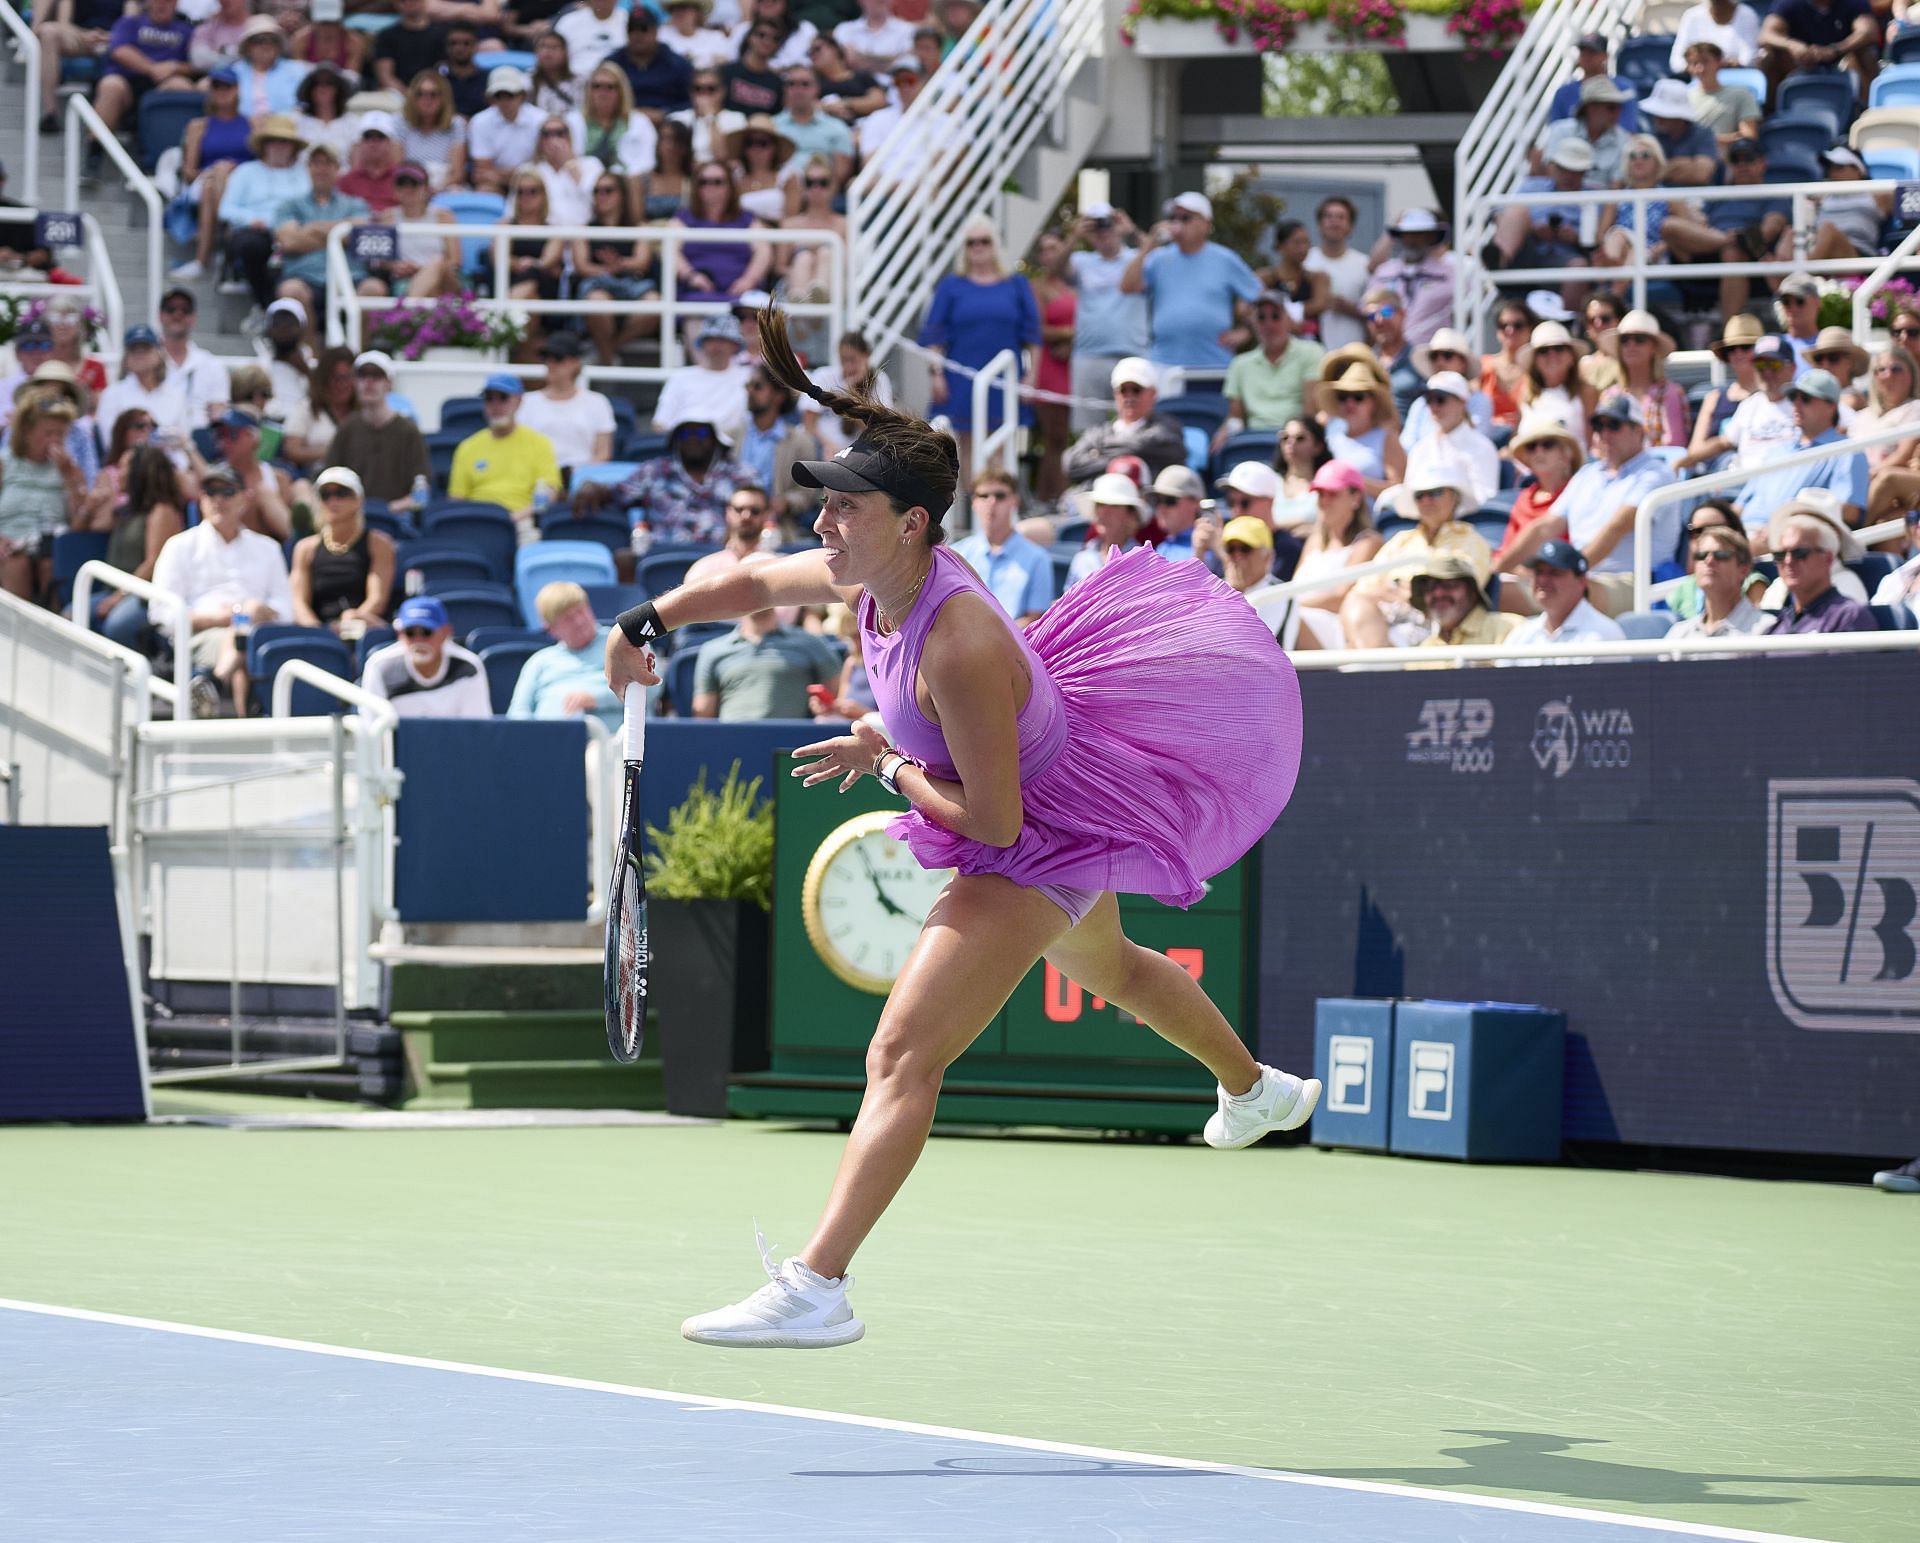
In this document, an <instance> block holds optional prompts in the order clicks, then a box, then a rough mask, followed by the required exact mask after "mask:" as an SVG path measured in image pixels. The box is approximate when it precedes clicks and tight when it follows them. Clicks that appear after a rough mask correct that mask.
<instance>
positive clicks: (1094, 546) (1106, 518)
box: [1067, 471, 1146, 589]
mask: <svg viewBox="0 0 1920 1543" xmlns="http://www.w3.org/2000/svg"><path fill="white" fill-rule="evenodd" d="M1086 504H1087V514H1088V516H1089V518H1091V519H1092V521H1093V534H1092V536H1091V537H1089V538H1088V541H1087V544H1086V546H1084V547H1082V548H1081V549H1080V550H1079V551H1078V552H1075V553H1074V554H1073V561H1072V562H1071V563H1069V564H1068V565H1067V588H1068V589H1072V588H1073V586H1074V585H1076V584H1078V583H1079V582H1080V581H1081V580H1082V579H1086V578H1091V577H1092V576H1093V575H1094V574H1095V573H1097V572H1098V571H1099V570H1100V569H1101V567H1103V566H1104V565H1105V564H1106V562H1107V561H1108V559H1110V558H1112V557H1115V556H1118V555H1119V554H1120V553H1122V552H1126V551H1128V550H1129V549H1131V548H1133V547H1136V546H1138V545H1139V544H1140V527H1141V525H1142V524H1144V523H1145V519H1146V502H1145V500H1143V499H1142V498H1141V497H1140V489H1139V488H1138V487H1137V486H1135V484H1134V480H1133V478H1131V477H1129V476H1127V475H1125V474H1124V473H1122V472H1117V471H1110V472H1102V473H1101V474H1100V475H1099V476H1098V477H1095V478H1094V479H1093V486H1092V487H1091V488H1089V489H1088V490H1087V493H1086Z"/></svg>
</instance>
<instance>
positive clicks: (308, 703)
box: [247, 627, 354, 718]
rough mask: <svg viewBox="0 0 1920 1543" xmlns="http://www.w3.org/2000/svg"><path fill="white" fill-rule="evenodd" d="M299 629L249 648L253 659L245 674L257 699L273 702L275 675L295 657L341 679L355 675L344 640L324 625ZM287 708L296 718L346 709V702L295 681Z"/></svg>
mask: <svg viewBox="0 0 1920 1543" xmlns="http://www.w3.org/2000/svg"><path fill="white" fill-rule="evenodd" d="M301 632H302V634H303V635H302V636H299V637H277V638H274V639H272V640H271V641H269V642H267V643H263V644H261V645H260V648H259V650H258V653H257V654H256V653H255V652H254V651H253V650H252V649H251V648H249V650H248V653H249V658H250V659H251V660H252V661H254V662H252V663H251V664H250V665H249V668H248V670H247V674H248V675H249V676H251V677H252V680H253V691H254V695H255V697H256V699H257V700H259V701H261V702H264V703H267V704H269V705H270V704H271V703H272V701H273V682H274V680H275V678H276V677H277V676H278V675H279V673H280V670H281V668H282V667H283V666H284V665H286V664H288V663H290V662H291V661H292V660H295V659H299V660H303V661H305V662H306V663H308V664H311V665H316V666H318V667H319V668H320V669H323V670H325V671H326V672H327V673H328V674H329V675H337V676H339V677H340V678H341V679H342V680H352V679H353V678H354V672H353V652H352V650H351V649H349V648H348V647H347V645H346V644H345V643H342V642H341V641H340V640H339V639H338V638H337V637H335V636H334V635H333V634H332V633H331V632H329V631H327V630H326V629H325V628H324V627H306V628H302V629H301ZM287 710H288V712H289V714H290V715H291V716H292V717H295V718H318V717H325V716H326V715H327V714H328V713H340V712H345V711H346V710H347V704H346V703H345V702H343V701H341V700H340V699H339V698H338V697H335V696H329V695H328V694H327V693H326V692H324V691H320V690H317V689H315V688H314V687H312V686H309V685H307V684H306V683H304V682H296V683H295V685H294V688H293V693H292V697H291V699H290V701H289V702H288V704H287Z"/></svg>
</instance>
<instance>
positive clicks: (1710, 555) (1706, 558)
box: [1693, 546, 1740, 563]
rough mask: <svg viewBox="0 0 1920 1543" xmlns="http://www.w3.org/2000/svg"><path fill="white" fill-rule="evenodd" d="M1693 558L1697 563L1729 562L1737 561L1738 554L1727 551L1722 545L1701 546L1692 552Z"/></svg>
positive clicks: (1738, 558)
mask: <svg viewBox="0 0 1920 1543" xmlns="http://www.w3.org/2000/svg"><path fill="white" fill-rule="evenodd" d="M1693 560H1694V561H1695V562H1697V563H1731V562H1738V561H1739V560H1740V554H1739V553H1737V552H1729V551H1728V550H1727V549H1726V548H1725V547H1723V546H1703V547H1701V548H1700V550H1699V551H1697V552H1695V553H1694V554H1693Z"/></svg>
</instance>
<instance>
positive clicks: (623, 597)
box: [584, 584, 673, 638]
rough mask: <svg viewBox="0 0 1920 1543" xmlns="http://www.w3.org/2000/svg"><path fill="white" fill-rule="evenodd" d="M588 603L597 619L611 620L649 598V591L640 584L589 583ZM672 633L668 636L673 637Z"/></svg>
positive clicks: (586, 586) (586, 587) (602, 620)
mask: <svg viewBox="0 0 1920 1543" xmlns="http://www.w3.org/2000/svg"><path fill="white" fill-rule="evenodd" d="M584 588H585V589H586V591H587V604H588V605H590V606H592V607H593V616H594V620H595V621H600V622H610V621H612V620H613V619H614V617H616V616H618V615H619V614H620V613H621V612H622V611H628V610H631V609H633V607H634V606H636V605H638V604H640V602H641V601H643V600H645V599H646V598H647V592H646V591H645V590H644V589H642V588H641V587H640V586H639V585H638V584H588V585H585V586H584ZM672 636H673V634H672V633H668V634H667V637H668V638H671V637H672Z"/></svg>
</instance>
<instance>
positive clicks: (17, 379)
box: [0, 327, 153, 432]
mask: <svg viewBox="0 0 1920 1543" xmlns="http://www.w3.org/2000/svg"><path fill="white" fill-rule="evenodd" d="M147 330H148V331H149V332H151V331H152V330H153V329H152V328H151V327H149V328H148V329H147ZM13 362H14V369H13V372H12V373H11V374H9V375H7V376H6V377H5V378H4V379H0V425H4V424H5V423H6V421H7V420H8V419H9V418H10V417H12V416H13V403H14V398H15V397H17V396H18V395H19V394H20V392H21V390H22V388H24V387H25V386H26V384H27V382H28V381H29V380H31V379H32V378H33V376H34V374H35V373H36V372H37V371H38V370H39V369H40V367H41V366H42V365H43V364H47V363H58V361H57V360H55V359H54V357H53V338H52V336H51V335H50V334H49V333H48V331H47V329H46V328H45V327H25V328H22V329H21V330H20V331H19V332H17V333H15V334H14V337H13ZM74 378H75V380H76V381H77V380H78V379H79V377H78V376H77V375H76V376H75V377H74ZM109 432H111V425H109Z"/></svg>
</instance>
